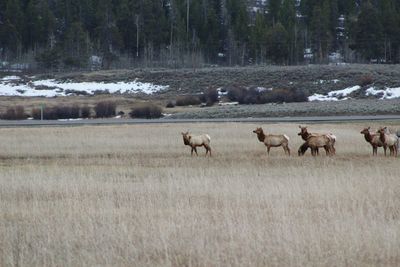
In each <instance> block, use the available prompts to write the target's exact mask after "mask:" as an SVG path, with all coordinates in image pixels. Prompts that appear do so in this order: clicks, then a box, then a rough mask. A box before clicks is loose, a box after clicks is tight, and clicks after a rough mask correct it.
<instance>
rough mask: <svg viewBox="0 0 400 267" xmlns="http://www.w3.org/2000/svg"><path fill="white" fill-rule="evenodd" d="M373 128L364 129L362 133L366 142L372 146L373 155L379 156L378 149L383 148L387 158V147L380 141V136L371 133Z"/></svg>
mask: <svg viewBox="0 0 400 267" xmlns="http://www.w3.org/2000/svg"><path fill="white" fill-rule="evenodd" d="M370 129H371V127H368V128H364V129H363V130H362V131H361V132H360V133H361V134H363V135H364V138H365V141H367V142H368V143H370V144H371V146H372V155H377V154H378V147H383V151H384V152H385V156H386V145H385V144H384V143H383V142H382V141H381V140H380V137H379V134H377V133H371V132H370Z"/></svg>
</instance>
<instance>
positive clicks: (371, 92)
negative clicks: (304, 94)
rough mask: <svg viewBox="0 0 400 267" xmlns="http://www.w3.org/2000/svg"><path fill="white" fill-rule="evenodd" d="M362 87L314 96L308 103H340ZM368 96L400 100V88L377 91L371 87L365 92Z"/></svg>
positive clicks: (309, 98) (310, 97)
mask: <svg viewBox="0 0 400 267" xmlns="http://www.w3.org/2000/svg"><path fill="white" fill-rule="evenodd" d="M360 89H361V87H360V86H358V85H357V86H353V87H349V88H346V89H343V90H337V91H331V92H329V93H328V94H327V95H321V94H313V95H312V96H309V97H308V101H339V100H346V99H349V98H348V97H347V96H348V95H350V94H351V93H353V92H355V91H358V90H360ZM365 95H366V96H377V97H380V98H379V99H393V98H400V87H399V88H388V87H386V88H385V89H382V90H380V89H376V88H375V87H370V88H368V89H367V90H365Z"/></svg>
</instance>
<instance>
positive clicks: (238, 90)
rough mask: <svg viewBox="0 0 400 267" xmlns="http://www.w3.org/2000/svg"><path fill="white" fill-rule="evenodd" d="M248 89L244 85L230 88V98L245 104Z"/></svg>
mask: <svg viewBox="0 0 400 267" xmlns="http://www.w3.org/2000/svg"><path fill="white" fill-rule="evenodd" d="M246 94H247V93H246V89H245V88H242V87H233V88H230V89H229V90H228V95H227V96H228V99H229V100H230V101H235V102H239V104H244V98H245V96H246Z"/></svg>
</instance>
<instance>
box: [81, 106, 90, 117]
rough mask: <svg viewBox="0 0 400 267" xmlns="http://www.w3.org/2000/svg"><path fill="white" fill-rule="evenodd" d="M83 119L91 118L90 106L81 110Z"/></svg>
mask: <svg viewBox="0 0 400 267" xmlns="http://www.w3.org/2000/svg"><path fill="white" fill-rule="evenodd" d="M81 117H82V118H84V119H87V118H89V117H90V107H88V106H83V107H82V108H81Z"/></svg>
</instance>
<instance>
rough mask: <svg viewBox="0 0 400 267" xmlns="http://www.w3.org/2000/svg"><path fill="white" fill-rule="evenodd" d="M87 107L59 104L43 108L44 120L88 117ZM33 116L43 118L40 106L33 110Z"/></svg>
mask: <svg viewBox="0 0 400 267" xmlns="http://www.w3.org/2000/svg"><path fill="white" fill-rule="evenodd" d="M86 108H87V107H84V108H82V109H81V108H80V107H79V106H78V105H72V106H58V107H49V108H45V109H43V119H44V120H60V119H77V118H81V117H82V118H87V117H88V116H86V115H88V114H87V113H86V112H87V110H86ZM89 113H90V109H89ZM32 117H33V118H34V119H35V120H40V119H41V110H40V109H39V108H36V109H33V110H32Z"/></svg>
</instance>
